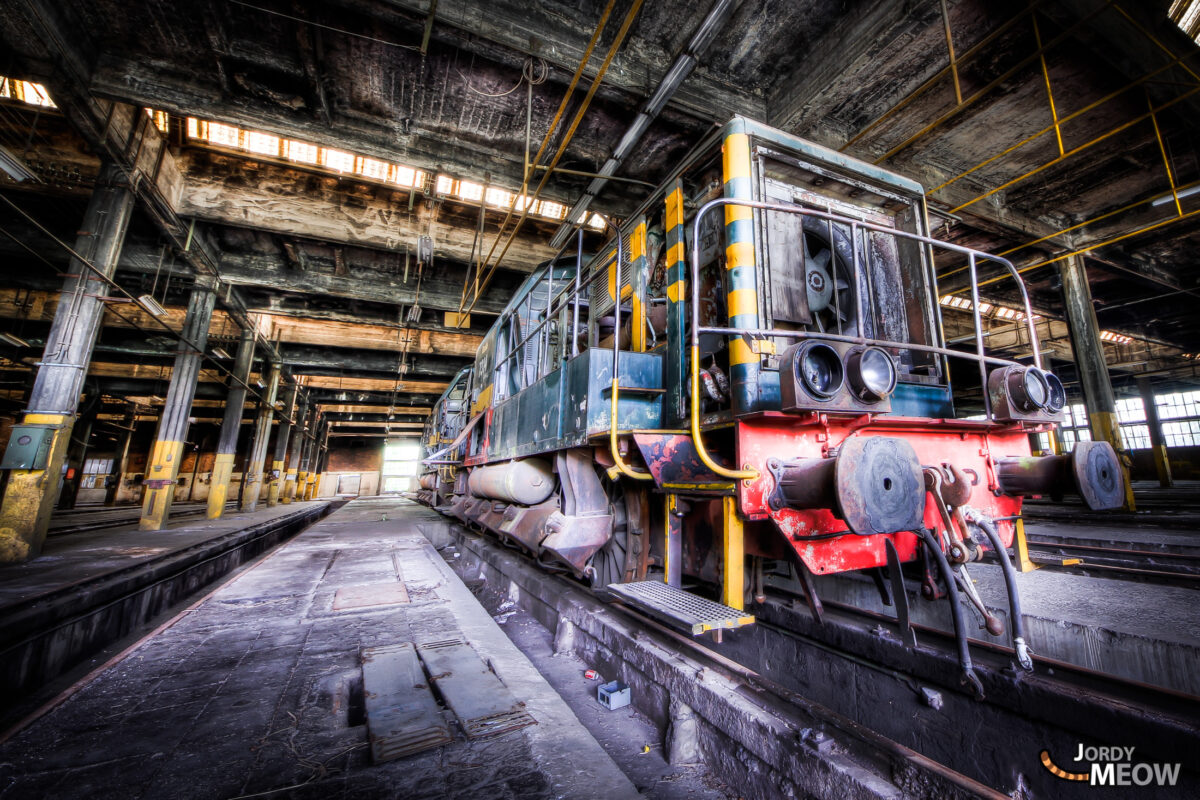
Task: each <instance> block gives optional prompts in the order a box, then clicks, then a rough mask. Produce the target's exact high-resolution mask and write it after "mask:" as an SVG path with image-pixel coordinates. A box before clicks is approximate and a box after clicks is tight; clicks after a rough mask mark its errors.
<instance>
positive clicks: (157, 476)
mask: <svg viewBox="0 0 1200 800" xmlns="http://www.w3.org/2000/svg"><path fill="white" fill-rule="evenodd" d="M213 289H214V286H213V284H212V281H211V279H203V280H201V279H197V281H196V285H195V286H194V287H193V288H192V295H191V297H190V298H188V309H187V316H186V317H184V320H183V331H182V334H183V338H184V340H185V341H182V342H180V343H179V348H178V351H177V352H176V354H175V366H174V367H173V368H172V370H171V385H170V387H169V388H168V389H167V399H166V402H165V403H164V404H163V412H162V416H161V417H159V420H158V431H157V432H156V433H155V434H154V444H153V445H152V446H151V448H150V458H149V460H148V461H147V462H146V477H145V479H144V480H143V481H142V484H143V485H144V486H145V487H146V494H145V496H144V497H143V499H142V519H141V521H140V522H139V523H138V527H140V528H141V529H142V530H144V531H161V530H162V529H163V528H165V527H167V519H168V517H170V515H171V501H172V500H174V498H175V484H176V483H177V479H178V477H179V466H180V464H181V463H182V462H183V446H184V442H185V441H186V440H187V432H188V420H189V418H190V417H191V416H192V400H193V399H195V397H196V383H197V381H198V380H199V377H200V363H201V361H203V359H204V348H205V347H206V346H207V345H208V328H209V324H210V323H211V322H212V313H213V307H214V306H215V305H216V302H217V295H216V293H215V292H214V291H213Z"/></svg>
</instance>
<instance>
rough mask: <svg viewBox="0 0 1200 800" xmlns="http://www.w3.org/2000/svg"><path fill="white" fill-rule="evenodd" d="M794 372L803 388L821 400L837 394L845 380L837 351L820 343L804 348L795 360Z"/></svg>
mask: <svg viewBox="0 0 1200 800" xmlns="http://www.w3.org/2000/svg"><path fill="white" fill-rule="evenodd" d="M796 370H797V371H798V372H799V373H800V380H801V381H803V383H804V388H806V389H808V391H809V393H810V394H812V395H813V396H815V397H817V398H818V399H821V400H827V399H829V398H830V397H833V395H835V394H837V392H838V390H839V389H841V388H842V383H843V381H844V380H845V371H844V370H843V369H842V359H841V357H840V356H839V355H838V352H837V350H834V349H833V348H832V347H830V346H829V345H827V344H821V343H820V342H813V343H811V344H809V345H808V346H807V347H805V348H804V350H803V351H802V352H801V353H800V357H799V358H797V359H796Z"/></svg>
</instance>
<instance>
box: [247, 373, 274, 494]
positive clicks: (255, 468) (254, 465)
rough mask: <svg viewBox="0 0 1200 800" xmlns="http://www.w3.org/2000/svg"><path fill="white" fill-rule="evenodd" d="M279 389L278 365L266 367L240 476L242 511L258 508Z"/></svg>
mask: <svg viewBox="0 0 1200 800" xmlns="http://www.w3.org/2000/svg"><path fill="white" fill-rule="evenodd" d="M278 391H279V365H278V364H272V365H271V366H270V367H269V368H268V369H267V381H266V388H264V389H263V399H262V400H261V401H260V402H259V404H258V421H257V422H256V423H255V427H254V443H253V444H252V445H251V446H250V458H249V459H248V460H247V462H246V472H245V475H244V476H243V477H242V506H241V510H242V511H253V510H254V509H256V508H258V498H259V495H260V494H261V492H262V483H263V481H262V476H263V464H264V463H265V462H266V458H267V440H268V439H270V438H271V423H272V422H273V421H274V419H275V394H276V393H277V392H278Z"/></svg>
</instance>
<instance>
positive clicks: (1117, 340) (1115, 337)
mask: <svg viewBox="0 0 1200 800" xmlns="http://www.w3.org/2000/svg"><path fill="white" fill-rule="evenodd" d="M1100 340H1101V341H1104V342H1112V343H1113V344H1129V343H1130V342H1132V341H1133V337H1132V336H1126V335H1125V334H1123V333H1115V332H1114V331H1100Z"/></svg>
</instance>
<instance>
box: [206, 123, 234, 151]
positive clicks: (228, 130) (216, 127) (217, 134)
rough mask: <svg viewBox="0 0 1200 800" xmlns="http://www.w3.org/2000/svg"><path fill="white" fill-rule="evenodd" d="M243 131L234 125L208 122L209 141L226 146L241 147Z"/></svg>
mask: <svg viewBox="0 0 1200 800" xmlns="http://www.w3.org/2000/svg"><path fill="white" fill-rule="evenodd" d="M241 134H242V132H241V130H240V129H239V128H237V127H235V126H233V125H222V124H221V123H219V122H210V123H208V137H207V138H208V141H209V142H211V143H212V144H219V145H222V146H224V147H241V146H242V135H241Z"/></svg>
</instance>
